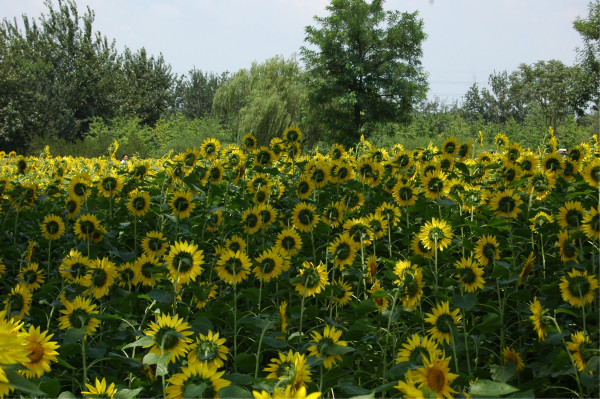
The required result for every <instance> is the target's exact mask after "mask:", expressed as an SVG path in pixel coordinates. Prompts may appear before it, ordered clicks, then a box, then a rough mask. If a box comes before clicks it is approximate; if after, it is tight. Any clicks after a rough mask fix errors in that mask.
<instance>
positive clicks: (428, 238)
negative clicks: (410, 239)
mask: <svg viewBox="0 0 600 399" xmlns="http://www.w3.org/2000/svg"><path fill="white" fill-rule="evenodd" d="M453 236H454V234H453V233H452V228H451V226H450V225H449V224H448V223H447V222H446V221H445V220H438V219H436V218H433V219H431V221H430V222H426V223H425V224H424V225H423V226H421V229H420V230H419V239H420V240H421V242H422V243H423V246H424V247H425V248H427V249H432V248H433V249H435V248H437V249H438V250H440V251H443V250H444V249H445V248H447V247H449V246H450V244H451V243H452V237H453Z"/></svg>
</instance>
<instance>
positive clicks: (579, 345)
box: [567, 331, 597, 373]
mask: <svg viewBox="0 0 600 399" xmlns="http://www.w3.org/2000/svg"><path fill="white" fill-rule="evenodd" d="M567 349H568V350H569V351H570V352H571V356H572V357H573V360H574V361H575V365H576V366H577V369H578V370H579V371H583V370H584V369H585V366H586V365H587V363H588V361H589V360H590V359H591V358H592V356H594V353H595V352H597V345H596V346H595V347H594V345H592V341H591V340H590V337H589V336H588V335H587V334H585V332H583V331H577V332H575V333H573V334H571V341H568V342H567ZM590 373H591V371H590Z"/></svg>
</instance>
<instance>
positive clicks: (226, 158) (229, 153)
mask: <svg viewBox="0 0 600 399" xmlns="http://www.w3.org/2000/svg"><path fill="white" fill-rule="evenodd" d="M221 160H222V162H223V166H225V168H227V169H235V168H237V167H239V166H240V165H242V164H243V163H244V162H245V161H246V156H245V155H244V153H243V152H242V150H240V148H239V147H238V146H236V145H229V146H227V147H225V149H224V150H223V155H222V156H221Z"/></svg>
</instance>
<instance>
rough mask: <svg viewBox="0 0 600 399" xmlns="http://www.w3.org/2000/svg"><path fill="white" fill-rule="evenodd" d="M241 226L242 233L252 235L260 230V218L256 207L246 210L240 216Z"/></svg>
mask: <svg viewBox="0 0 600 399" xmlns="http://www.w3.org/2000/svg"><path fill="white" fill-rule="evenodd" d="M242 226H244V232H246V233H248V234H254V233H256V232H257V231H258V230H260V228H261V226H262V216H261V214H260V211H259V210H258V207H257V206H253V207H252V208H248V209H246V210H245V211H244V213H243V214H242Z"/></svg>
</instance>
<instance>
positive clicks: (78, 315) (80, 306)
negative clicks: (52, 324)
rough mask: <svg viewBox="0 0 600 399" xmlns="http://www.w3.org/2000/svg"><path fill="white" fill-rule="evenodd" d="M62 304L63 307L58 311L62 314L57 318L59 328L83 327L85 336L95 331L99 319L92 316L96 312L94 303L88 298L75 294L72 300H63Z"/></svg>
mask: <svg viewBox="0 0 600 399" xmlns="http://www.w3.org/2000/svg"><path fill="white" fill-rule="evenodd" d="M62 304H63V305H64V307H65V309H62V310H61V311H60V313H62V314H63V316H60V317H59V318H58V323H59V324H58V326H59V328H60V329H61V330H68V329H70V328H77V329H80V328H84V329H85V335H86V336H88V335H92V334H93V333H94V332H96V330H97V329H98V326H99V325H100V320H99V319H97V318H96V317H94V316H96V314H97V312H96V305H94V304H92V303H91V301H90V300H89V299H88V298H84V297H82V296H77V297H75V299H74V300H73V302H70V301H68V300H63V302H62Z"/></svg>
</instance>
